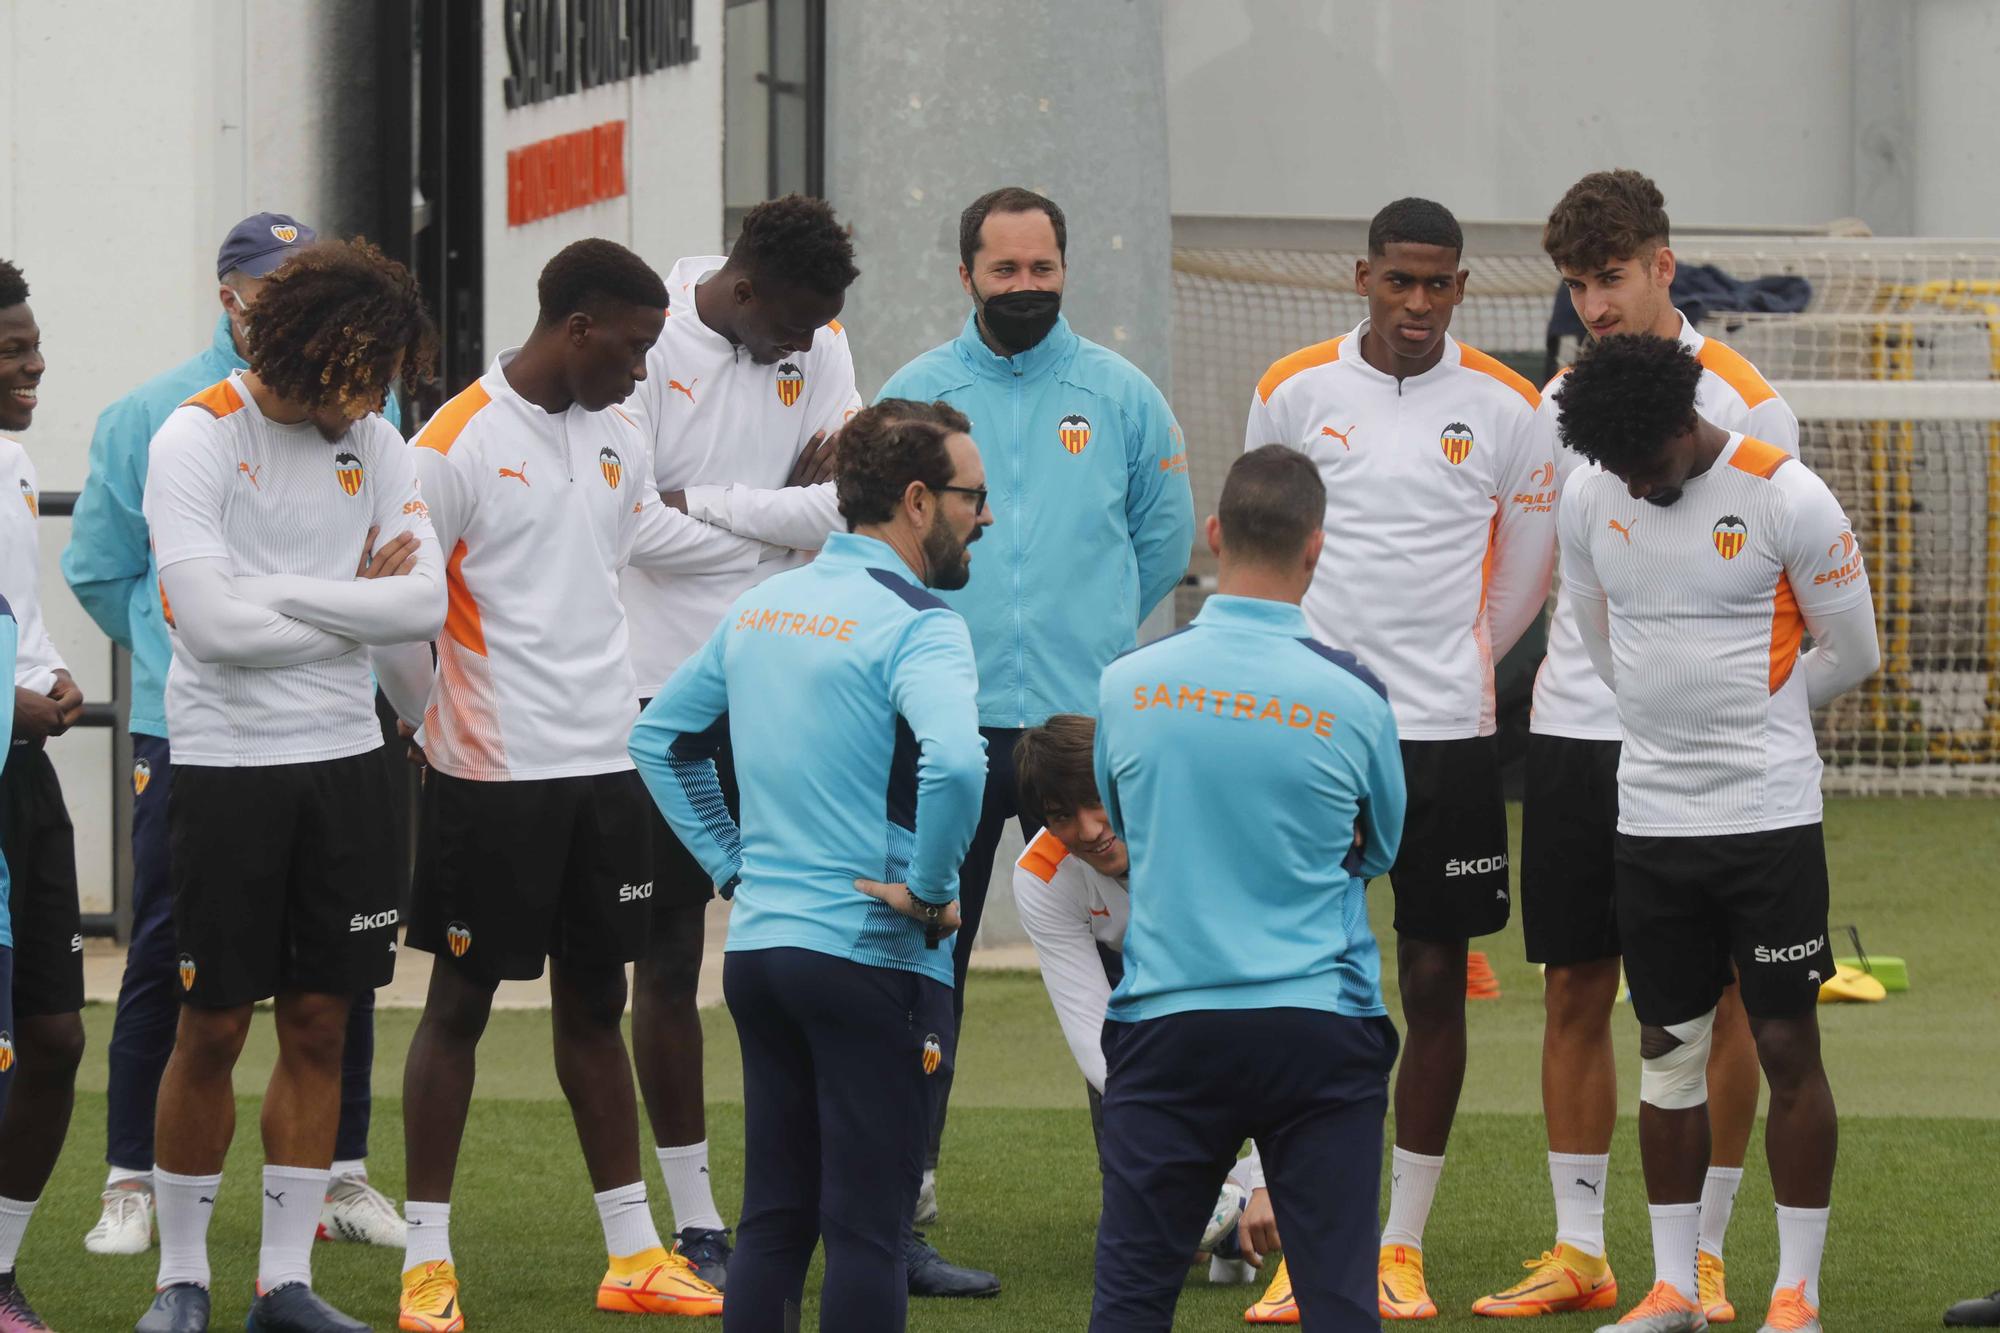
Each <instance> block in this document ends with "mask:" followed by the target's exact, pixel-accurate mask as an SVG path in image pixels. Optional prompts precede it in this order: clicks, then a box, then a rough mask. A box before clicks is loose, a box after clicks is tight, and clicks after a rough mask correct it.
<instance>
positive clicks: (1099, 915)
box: [1014, 829, 1264, 1190]
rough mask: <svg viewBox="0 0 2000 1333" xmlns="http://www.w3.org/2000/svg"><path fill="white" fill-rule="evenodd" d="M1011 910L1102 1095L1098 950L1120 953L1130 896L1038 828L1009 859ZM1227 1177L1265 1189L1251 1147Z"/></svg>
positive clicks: (1073, 1050)
mask: <svg viewBox="0 0 2000 1333" xmlns="http://www.w3.org/2000/svg"><path fill="white" fill-rule="evenodd" d="M1014 910H1015V911H1017V912H1019V913H1020V916H1021V928H1022V929H1023V930H1025V931H1027V932H1028V942H1029V943H1030V944H1033V945H1034V946H1035V960H1036V962H1038V963H1039V964H1040V965H1041V969H1042V985H1044V986H1045V987H1047V988H1048V992H1049V1003H1050V1004H1052V1005H1054V1006H1055V1011H1056V1022H1057V1023H1059V1024H1061V1025H1062V1032H1063V1040H1065V1041H1067V1042H1068V1043H1069V1051H1070V1054H1071V1055H1072V1056H1074V1057H1076V1067H1077V1068H1078V1069H1080V1070H1081V1071H1083V1077H1084V1081H1085V1082H1087V1083H1089V1084H1090V1086H1091V1087H1093V1088H1095V1089H1097V1091H1098V1092H1099V1093H1102V1092H1103V1091H1104V1011H1105V1008H1106V1007H1107V1006H1108V1005H1109V1004H1110V1003H1111V982H1110V981H1109V980H1108V979H1107V978H1106V977H1105V975H1104V960H1103V958H1101V957H1100V956H1099V955H1098V952H1097V946H1098V945H1100V944H1101V945H1103V946H1104V947H1105V948H1107V949H1111V950H1113V951H1115V952H1117V953H1121V954H1122V953H1124V952H1125V927H1126V925H1127V923H1128V922H1129V921H1130V920H1131V916H1132V895H1131V893H1130V892H1129V891H1128V890H1127V889H1126V887H1125V882H1124V881H1123V880H1121V879H1114V878H1113V877H1111V876H1110V875H1102V874H1099V873H1098V872H1097V871H1095V870H1092V869H1091V868H1090V866H1089V865H1087V864H1086V863H1085V862H1084V860H1083V858H1082V857H1080V856H1071V855H1070V854H1069V848H1068V847H1065V846H1064V845H1063V843H1062V840H1061V839H1060V838H1058V837H1056V835H1055V834H1053V833H1051V832H1049V831H1048V830H1047V829H1043V830H1042V831H1041V832H1039V833H1037V834H1036V835H1035V836H1034V837H1033V838H1032V839H1030V840H1029V842H1028V845H1027V847H1026V848H1024V849H1023V850H1022V852H1021V855H1020V856H1019V857H1018V858H1017V859H1016V860H1015V862H1014ZM1229 1174H1230V1178H1231V1179H1233V1180H1235V1181H1236V1182H1237V1183H1238V1184H1240V1185H1242V1186H1243V1188H1244V1189H1246V1190H1253V1189H1263V1188H1264V1162H1263V1159H1262V1157H1260V1156H1259V1155H1258V1152H1257V1145H1256V1144H1255V1143H1252V1144H1251V1145H1250V1152H1249V1154H1248V1155H1247V1156H1245V1157H1244V1158H1243V1159H1242V1160H1241V1161H1239V1162H1238V1163H1237V1164H1236V1165H1235V1166H1234V1167H1232V1168H1231V1169H1230V1172H1229Z"/></svg>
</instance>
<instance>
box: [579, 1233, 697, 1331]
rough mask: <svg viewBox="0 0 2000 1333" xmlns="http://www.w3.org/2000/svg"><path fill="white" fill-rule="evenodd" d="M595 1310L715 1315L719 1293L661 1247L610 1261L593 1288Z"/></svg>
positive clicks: (690, 1268)
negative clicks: (595, 1288) (595, 1303)
mask: <svg viewBox="0 0 2000 1333" xmlns="http://www.w3.org/2000/svg"><path fill="white" fill-rule="evenodd" d="M597 1308H598V1309H600V1310H609V1311H611V1312H612V1313H613V1314H679V1315H719V1314H721V1313H722V1293H721V1292H719V1291H717V1290H716V1289H715V1288H714V1287H711V1286H709V1285H708V1283H706V1282H703V1281H702V1280H701V1278H700V1277H699V1276H698V1275H696V1273H695V1271H694V1265H693V1264H691V1263H689V1262H688V1261H687V1260H686V1259H684V1258H682V1257H681V1256H680V1255H678V1254H674V1253H672V1252H671V1251H669V1250H668V1249H667V1248H666V1246H664V1245H655V1246H654V1247H653V1248H652V1249H650V1250H641V1251H640V1252H639V1253H637V1254H634V1255H630V1256H628V1257H626V1258H623V1259H620V1258H618V1257H617V1256H616V1255H613V1256H612V1258H611V1266H610V1268H609V1269H607V1270H606V1272H605V1274H604V1280H603V1281H602V1282H600V1283H598V1284H597Z"/></svg>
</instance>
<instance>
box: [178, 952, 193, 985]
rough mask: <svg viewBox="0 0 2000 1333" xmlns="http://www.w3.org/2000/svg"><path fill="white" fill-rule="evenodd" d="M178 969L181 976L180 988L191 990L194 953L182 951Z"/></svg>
mask: <svg viewBox="0 0 2000 1333" xmlns="http://www.w3.org/2000/svg"><path fill="white" fill-rule="evenodd" d="M179 970H180V977H181V989H182V990H184V991H191V990H193V989H194V955H193V954H190V953H184V954H182V955H181V956H180V962H179Z"/></svg>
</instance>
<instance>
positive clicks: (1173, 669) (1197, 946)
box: [1096, 595, 1404, 1023]
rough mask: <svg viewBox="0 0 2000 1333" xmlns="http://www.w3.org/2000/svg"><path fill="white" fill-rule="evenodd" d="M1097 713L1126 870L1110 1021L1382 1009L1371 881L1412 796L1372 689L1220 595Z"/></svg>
mask: <svg viewBox="0 0 2000 1333" xmlns="http://www.w3.org/2000/svg"><path fill="white" fill-rule="evenodd" d="M1098 705H1099V714H1098V722H1097V749H1096V769H1097V789H1098V791H1099V792H1101V793H1102V794H1103V796H1104V808H1105V811H1106V813H1107V814H1108V815H1109V816H1110V819H1111V826H1112V827H1113V828H1114V829H1115V830H1117V832H1118V834H1119V836H1121V837H1123V838H1124V839H1125V843H1126V846H1127V847H1128V848H1129V849H1130V851H1131V856H1132V869H1131V880H1130V883H1131V890H1132V909H1131V910H1132V917H1131V924H1130V926H1129V927H1128V928H1127V930H1126V932H1125V976H1124V979H1123V980H1122V981H1120V982H1119V984H1118V987H1117V989H1116V990H1115V991H1114V992H1113V993H1112V996H1111V1004H1110V1008H1109V1009H1108V1011H1107V1015H1106V1016H1107V1017H1109V1018H1112V1019H1115V1020H1117V1021H1120V1022H1128V1023H1129V1022H1137V1021H1139V1020H1142V1019H1148V1018H1158V1017H1160V1016H1162V1015H1165V1014H1175V1013H1182V1012H1185V1011H1188V1010H1194V1009H1275V1008H1297V1009H1317V1010H1322V1011H1325V1012H1330V1013H1336V1014H1343V1015H1346V1016H1348V1017H1352V1018H1364V1017H1374V1016H1379V1015H1382V1014H1384V1013H1385V1012H1386V1010H1384V1008H1383V1006H1382V960H1381V955H1380V954H1379V953H1378V952H1377V950H1376V946H1375V936H1374V934H1373V932H1371V931H1370V929H1369V927H1368V906H1367V901H1366V897H1365V884H1366V881H1367V880H1368V879H1370V878H1372V877H1373V876H1375V875H1379V874H1382V873H1383V872H1384V871H1386V870H1387V869H1388V868H1389V866H1390V865H1391V864H1392V863H1393V862H1394V861H1395V859H1396V849H1397V847H1398V845H1399V844H1400V843H1401V841H1402V834H1403V805H1404V790H1403V760H1402V754H1401V751H1400V750H1399V748H1398V746H1397V743H1396V718H1395V714H1394V713H1392V712H1391V711H1390V709H1389V700H1388V695H1387V693H1386V692H1385V690H1384V689H1383V685H1382V682H1381V681H1379V680H1377V679H1376V678H1375V676H1374V675H1373V673H1371V672H1370V671H1369V670H1368V669H1367V668H1366V667H1364V666H1362V665H1361V664H1360V663H1359V662H1357V661H1355V659H1354V658H1353V657H1352V656H1351V655H1349V654H1347V653H1344V652H1338V651H1336V650H1334V649H1332V648H1328V647H1327V646H1325V645H1324V644H1321V643H1318V642H1316V641H1315V640H1314V639H1313V637H1312V631H1311V630H1309V629H1308V628H1307V627H1306V619H1305V615H1304V613H1303V612H1301V611H1300V610H1299V608H1298V607H1297V606H1296V605H1294V604H1292V603H1290V602H1273V601H1265V600H1263V599H1261V598H1251V597H1229V596H1222V595H1217V596H1213V597H1210V598H1209V599H1208V602H1207V604H1206V605H1205V606H1203V608H1202V610H1201V614H1200V615H1198V616H1196V617H1195V618H1194V620H1193V621H1192V622H1191V623H1190V624H1189V625H1188V626H1187V627H1186V628H1185V629H1183V630H1181V631H1179V632H1178V633H1175V634H1170V635H1168V636H1167V637H1166V638H1164V639H1160V640H1157V641H1155V642H1153V643H1150V644H1148V645H1146V646H1145V647H1143V648H1140V649H1137V650H1135V651H1133V652H1130V653H1127V654H1126V655H1125V656H1123V657H1121V658H1119V659H1118V660H1117V661H1116V662H1113V663H1112V664H1111V666H1110V667H1109V668H1108V669H1107V670H1106V671H1105V672H1104V678H1103V682H1102V687H1101V689H1100V692H1099V698H1098ZM1357 835H1358V838H1357Z"/></svg>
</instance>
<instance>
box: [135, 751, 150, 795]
mask: <svg viewBox="0 0 2000 1333" xmlns="http://www.w3.org/2000/svg"><path fill="white" fill-rule="evenodd" d="M152 783H153V761H152V760H150V759H135V760H133V761H132V794H133V795H134V796H144V795H145V794H146V788H147V787H149V786H151V785H152Z"/></svg>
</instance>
